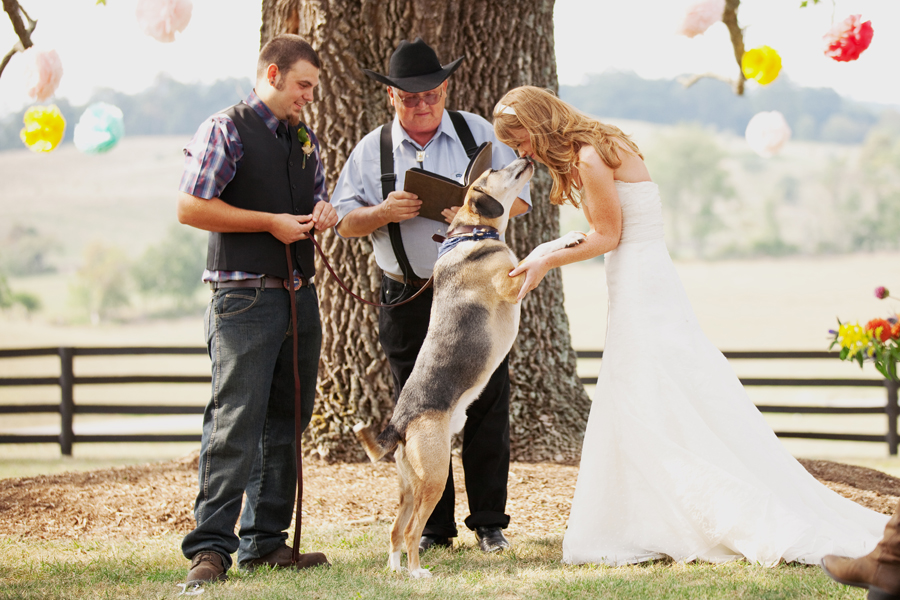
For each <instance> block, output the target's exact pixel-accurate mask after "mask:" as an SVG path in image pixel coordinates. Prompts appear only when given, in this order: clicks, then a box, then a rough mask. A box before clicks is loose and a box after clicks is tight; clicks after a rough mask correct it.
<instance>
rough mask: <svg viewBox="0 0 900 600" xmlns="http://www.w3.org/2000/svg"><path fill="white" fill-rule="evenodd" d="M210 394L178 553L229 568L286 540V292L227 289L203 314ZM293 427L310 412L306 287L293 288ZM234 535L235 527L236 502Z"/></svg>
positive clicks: (289, 382) (315, 353) (317, 344)
mask: <svg viewBox="0 0 900 600" xmlns="http://www.w3.org/2000/svg"><path fill="white" fill-rule="evenodd" d="M205 329H206V338H207V348H208V350H209V357H210V360H211V361H212V396H211V398H210V401H209V403H208V404H207V406H206V410H205V412H204V414H203V437H202V441H201V443H200V469H199V482H200V491H199V494H198V495H197V500H196V503H195V504H194V518H195V519H196V522H197V525H196V528H195V529H194V530H193V531H192V532H190V533H189V534H187V535H186V536H185V538H184V540H183V542H182V545H181V549H182V552H183V553H184V555H185V557H187V558H191V557H193V556H194V554H196V553H197V552H200V551H203V550H212V551H215V552H218V553H219V554H221V555H222V557H223V558H224V559H225V565H226V568H228V567H230V566H231V556H230V555H231V554H232V553H233V552H235V551H237V552H238V557H237V558H238V563H239V564H240V563H244V562H246V561H249V560H252V559H254V558H259V557H261V556H265V555H266V554H268V553H270V552H272V551H273V550H275V549H276V548H278V547H280V546H281V545H283V544H284V543H285V540H287V532H286V530H287V528H288V527H289V526H290V524H291V518H292V516H293V508H294V498H295V495H296V490H297V462H296V455H295V445H294V443H295V442H294V375H293V346H292V341H291V312H290V296H289V293H288V291H287V290H283V289H276V288H267V289H258V288H227V289H220V290H216V291H215V292H213V295H212V298H211V300H210V303H209V307H208V308H207V312H206V328H205ZM297 330H298V333H299V356H298V359H299V360H298V362H299V367H300V389H301V398H302V402H301V417H302V419H301V423H302V427H303V429H306V426H307V425H308V424H309V421H310V418H311V417H312V411H313V404H314V401H315V394H316V374H317V371H318V366H319V352H320V349H321V345H322V325H321V322H320V320H319V303H318V298H317V297H316V290H315V287H314V286H312V285H310V286H307V287H303V288H300V289H299V290H297ZM245 493H246V495H247V500H246V502H245V504H244V510H243V513H242V514H240V519H241V527H240V532H239V533H240V537H238V536H237V535H235V533H234V529H235V523H236V522H237V519H238V514H239V513H240V511H241V500H242V497H243V495H244V494H245Z"/></svg>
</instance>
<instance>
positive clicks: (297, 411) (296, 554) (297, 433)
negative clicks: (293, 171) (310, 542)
mask: <svg viewBox="0 0 900 600" xmlns="http://www.w3.org/2000/svg"><path fill="white" fill-rule="evenodd" d="M313 233H314V232H313V231H312V230H310V232H309V237H308V239H310V240H312V243H313V245H315V247H316V250H318V252H319V257H320V258H321V259H322V263H323V264H324V265H325V267H326V268H327V269H328V271H329V272H330V273H331V276H332V277H334V280H335V281H337V283H338V285H339V286H340V287H341V288H342V289H343V290H344V291H345V292H347V293H348V294H350V295H351V296H353V297H354V298H356V299H357V300H359V301H360V302H363V303H364V304H368V305H369V306H375V307H378V308H391V307H393V306H401V305H403V304H406V303H407V302H412V301H413V300H415V299H416V298H418V297H419V296H420V295H421V294H422V293H423V292H424V291H425V290H427V289H428V288H429V287H431V285H432V283H433V282H434V275H432V276H431V277H430V278H429V279H428V281H427V282H426V283H425V285H423V286H422V287H421V288H420V289H419V291H417V292H416V293H415V294H413V295H412V296H411V297H409V298H407V299H406V300H404V301H403V302H398V303H396V304H381V303H380V302H370V301H368V300H366V299H365V298H361V297H360V296H357V295H356V294H354V293H353V292H352V291H350V288H348V287H347V286H346V284H344V282H343V281H342V280H341V278H340V277H338V275H337V273H335V272H334V269H333V268H332V267H331V264H330V263H329V262H328V259H327V258H325V252H323V251H322V247H321V246H320V245H319V242H318V241H316V238H315V236H314V235H313ZM284 253H285V256H287V264H288V273H289V275H290V280H285V281H286V282H287V281H291V282H292V283H293V280H294V259H293V257H292V256H291V245H290V244H285V245H284ZM285 287H286V288H287V289H288V293H289V294H290V298H291V333H292V335H291V338H292V340H291V341H292V344H293V351H294V360H293V363H294V438H295V443H294V446H295V451H296V454H297V506H296V511H295V517H294V543H293V545H292V547H291V562H292V563H294V564H297V563H298V562H299V561H300V530H301V523H302V521H301V515H300V511H301V508H302V506H303V450H302V448H301V446H300V440H301V438H302V436H303V430H302V429H301V428H300V422H301V420H302V415H301V404H302V402H301V396H300V365H299V364H298V354H299V339H298V338H299V336H298V334H297V291H296V289H295V288H294V285H286V286H285Z"/></svg>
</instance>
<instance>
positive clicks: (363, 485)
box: [0, 453, 900, 540]
mask: <svg viewBox="0 0 900 600" xmlns="http://www.w3.org/2000/svg"><path fill="white" fill-rule="evenodd" d="M800 462H801V463H802V464H803V466H804V467H806V469H807V470H808V471H809V472H810V473H812V475H813V476H815V477H816V478H817V479H819V480H820V481H822V483H824V484H825V485H827V486H828V487H830V488H831V489H833V490H835V491H836V492H837V493H839V494H841V495H843V496H845V497H847V498H850V499H851V500H854V501H855V502H858V503H859V504H862V505H863V506H867V507H869V508H872V509H873V510H876V511H879V512H882V513H884V514H891V513H893V511H894V508H895V507H896V506H897V502H898V499H900V479H897V478H895V477H892V476H890V475H887V474H885V473H881V472H879V471H875V470H872V469H867V468H864V467H857V466H851V465H844V464H839V463H834V462H829V461H822V460H802V459H801V460H800ZM454 463H455V465H454V475H455V477H456V480H455V483H456V490H457V495H456V500H457V512H456V515H457V519H458V521H459V522H460V530H461V533H460V534H461V536H468V535H470V532H468V530H466V529H465V527H464V526H462V519H463V518H464V517H465V516H466V515H467V514H468V512H467V510H466V501H465V492H464V491H463V490H464V483H463V480H462V468H461V466H460V464H459V463H458V459H456V458H454ZM577 472H578V467H576V466H571V465H560V464H555V463H513V464H512V465H511V468H510V476H509V487H508V489H509V500H508V502H507V513H508V514H510V515H512V517H513V520H512V523H511V524H510V527H509V529H508V530H507V534H508V535H509V536H510V537H516V536H532V537H534V536H537V537H546V536H556V535H561V534H562V533H563V532H564V531H565V525H566V519H567V518H568V514H569V509H570V506H571V498H572V493H573V491H574V488H575V479H576V476H577ZM396 480H397V475H396V471H395V470H394V465H393V464H392V463H389V462H380V463H377V464H370V463H355V464H354V463H351V464H347V463H337V464H327V463H324V462H321V461H314V460H307V462H306V464H305V465H304V504H303V515H304V520H303V523H304V525H306V526H313V527H315V526H320V525H335V526H339V527H353V526H358V525H365V524H369V523H376V522H381V523H384V524H388V523H390V521H391V520H392V518H393V516H394V512H395V510H396V506H397V496H396V494H397V491H396V490H397V483H396ZM196 486H197V454H196V453H194V454H192V455H189V456H186V457H184V458H181V459H177V460H173V461H169V462H164V463H155V464H148V465H141V466H129V467H119V468H114V469H103V470H98V471H90V472H83V473H63V474H58V475H46V476H39V477H28V478H22V479H4V480H0V537H14V538H25V539H27V538H31V539H61V538H68V539H110V538H117V537H123V536H124V537H138V536H156V535H162V534H168V533H179V534H183V533H186V532H188V531H190V530H191V529H192V528H193V525H194V518H193V514H192V508H193V502H194V497H195V495H196V493H197V488H196ZM473 540H474V538H473Z"/></svg>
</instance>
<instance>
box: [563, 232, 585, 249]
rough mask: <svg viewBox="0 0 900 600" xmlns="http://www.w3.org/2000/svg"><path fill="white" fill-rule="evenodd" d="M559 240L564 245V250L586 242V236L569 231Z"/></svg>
mask: <svg viewBox="0 0 900 600" xmlns="http://www.w3.org/2000/svg"><path fill="white" fill-rule="evenodd" d="M560 239H561V240H562V242H563V243H564V244H565V245H566V246H565V247H566V248H571V247H572V246H577V245H578V244H580V243H581V242H583V241H584V240H586V239H587V235H585V234H583V233H581V232H580V231H570V232H569V233H567V234H566V235H564V236H562V238H560Z"/></svg>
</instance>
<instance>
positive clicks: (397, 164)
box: [331, 110, 531, 279]
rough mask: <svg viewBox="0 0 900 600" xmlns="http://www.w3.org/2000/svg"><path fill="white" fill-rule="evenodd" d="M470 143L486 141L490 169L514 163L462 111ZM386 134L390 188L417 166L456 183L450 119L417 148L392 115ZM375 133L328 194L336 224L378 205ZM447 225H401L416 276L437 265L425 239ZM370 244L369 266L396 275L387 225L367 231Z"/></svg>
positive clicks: (461, 169)
mask: <svg viewBox="0 0 900 600" xmlns="http://www.w3.org/2000/svg"><path fill="white" fill-rule="evenodd" d="M460 114H461V115H463V118H465V120H466V123H467V124H468V126H469V129H471V131H472V136H473V137H474V138H475V143H476V144H481V143H482V142H491V143H492V147H493V157H492V158H493V164H492V165H491V166H492V168H494V169H502V168H503V167H505V166H506V165H508V164H509V163H511V162H512V161H513V160H515V158H516V154H515V152H513V150H512V149H511V148H509V147H508V146H505V145H503V144H501V143H500V142H499V141H497V138H496V136H495V135H494V128H493V127H492V126H491V124H490V123H488V122H487V121H486V120H485V119H483V118H482V117H479V116H478V115H475V114H472V113H468V112H462V111H460ZM392 127H393V128H392V130H391V132H392V133H391V135H392V141H393V144H394V173H395V174H396V175H397V182H396V186H395V189H398V190H402V189H403V184H404V180H405V178H406V171H407V170H409V169H412V168H413V167H419V168H421V169H425V170H427V171H431V172H432V173H437V174H438V175H443V176H444V177H450V178H452V179H456V180H458V181H462V177H463V173H465V170H466V167H467V166H468V164H469V158H468V156H466V151H465V148H463V145H462V142H461V141H460V140H459V136H458V135H457V134H456V129H454V127H453V122H452V121H451V120H450V115H449V114H447V111H446V110H445V111H444V116H443V118H442V119H441V124H440V126H439V127H438V130H437V133H435V135H434V137H433V138H431V140H430V141H429V142H428V143H427V144H426V145H425V147H424V148H422V147H421V146H419V145H418V144H417V143H416V142H414V141H413V140H412V138H411V137H409V134H408V133H406V131H405V130H404V129H403V128H402V127H401V126H400V120H399V119H398V118H397V116H396V115H395V116H394V121H393V125H392ZM421 150H424V151H425V160H424V161H423V162H422V163H418V162H416V151H421ZM519 197H520V198H522V200H524V201H525V202H527V203H528V205H529V207H530V206H531V195H530V193H529V188H528V186H526V187H525V189H524V190H522V193H521V194H519ZM381 202H382V197H381V128H380V127H378V128H376V129H375V130H374V131H370V132H369V133H368V134H367V135H366V137H364V138H363V139H362V140H361V141H360V142H359V143H358V144H357V145H356V147H355V148H354V149H353V152H351V153H350V157H349V158H348V159H347V162H346V164H344V169H343V170H342V171H341V176H340V178H339V179H338V182H337V186H336V187H335V188H334V192H333V193H332V194H331V204H332V205H333V206H334V208H335V210H336V211H337V215H338V219H343V218H344V216H346V215H347V213H349V212H350V211H352V210H354V209H356V208H361V207H366V206H376V205H378V204H381ZM447 227H448V223H439V222H437V221H432V220H431V219H426V218H424V217H416V218H414V219H409V220H407V221H403V222H402V223H401V224H400V231H401V233H402V235H403V247H404V248H405V249H406V255H407V256H408V257H409V262H410V264H411V265H412V268H413V271H415V273H416V276H417V277H421V278H422V279H427V278H428V277H431V272H432V270H434V263H435V261H436V260H437V256H438V249H439V248H440V246H441V245H440V244H439V243H437V242H435V241H434V240H432V239H431V236H433V235H434V234H435V233H437V234H440V235H444V234H445V233H446V232H447ZM371 237H372V245H373V246H374V249H375V262H377V263H378V266H379V267H381V269H382V270H384V271H388V272H389V273H395V274H398V275H399V274H400V273H401V272H402V271H401V269H400V265H399V264H398V262H397V257H396V256H395V255H394V250H393V249H392V248H391V239H390V235H389V233H388V228H387V226H384V227H381V228H379V229H376V230H375V231H373V232H372V235H371Z"/></svg>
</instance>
